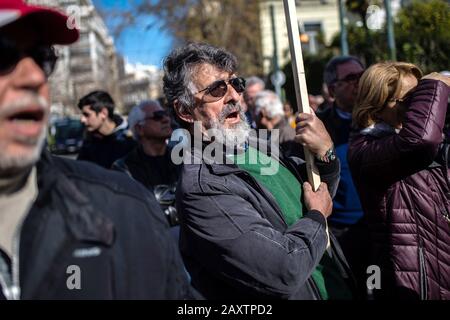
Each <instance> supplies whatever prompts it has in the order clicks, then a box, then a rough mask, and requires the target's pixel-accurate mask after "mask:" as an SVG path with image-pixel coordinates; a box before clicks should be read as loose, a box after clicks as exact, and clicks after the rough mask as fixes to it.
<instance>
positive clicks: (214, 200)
mask: <svg viewBox="0 0 450 320" xmlns="http://www.w3.org/2000/svg"><path fill="white" fill-rule="evenodd" d="M66 22H67V16H65V15H64V14H62V13H60V12H58V11H55V10H53V9H48V8H43V7H37V6H31V5H27V4H25V3H24V2H23V1H22V0H7V1H2V2H1V3H0V150H1V153H0V300H1V299H177V300H180V299H189V300H190V299H208V300H217V299H224V300H229V299H301V300H365V299H376V300H384V299H396V300H403V299H411V300H419V299H421V300H427V299H432V300H447V299H450V250H449V249H450V176H449V173H450V171H449V169H448V168H449V159H448V157H449V155H448V150H449V139H448V137H447V134H446V133H447V131H446V128H448V125H449V123H447V122H446V119H447V116H446V114H447V108H448V101H449V100H448V99H449V93H450V89H449V86H450V78H449V77H448V76H446V75H443V74H438V73H431V74H428V75H425V76H424V75H423V74H422V71H421V70H420V69H419V67H417V66H415V65H413V64H410V63H406V62H379V63H376V64H374V65H371V66H369V67H368V68H367V69H366V66H364V64H363V63H362V62H361V61H360V60H359V59H358V58H356V57H352V56H338V57H334V58H332V59H331V60H330V61H329V62H328V64H327V65H326V67H325V71H324V75H323V80H324V91H326V92H327V93H328V94H329V97H327V98H326V99H324V100H323V101H318V100H316V99H310V101H311V102H312V103H314V105H313V106H312V107H313V110H314V112H312V113H297V114H294V112H293V109H294V108H293V107H292V104H293V103H294V102H291V103H289V102H285V103H283V101H282V100H281V99H280V97H279V96H278V95H277V94H276V93H275V92H273V91H271V90H267V89H266V86H265V82H264V81H263V80H262V79H261V78H258V77H256V76H250V77H247V78H243V77H240V76H239V75H238V74H237V69H238V60H237V58H236V57H235V56H234V55H233V54H231V53H230V52H228V51H227V50H226V49H223V48H218V47H215V46H212V45H209V44H200V43H189V44H187V45H184V46H181V47H179V48H176V49H174V50H173V51H172V52H171V53H170V54H169V55H168V56H167V57H166V58H165V60H164V78H163V90H164V95H165V104H164V105H162V104H161V102H160V101H158V100H146V101H141V102H139V103H138V104H137V105H136V106H135V107H134V108H132V109H131V110H130V112H129V114H128V117H127V118H126V119H125V118H124V117H121V116H119V115H117V114H116V113H115V103H114V101H113V99H112V98H111V96H110V95H109V94H108V93H107V92H105V91H99V90H98V91H94V92H91V93H89V94H87V95H86V96H84V97H82V98H81V99H80V100H79V103H78V108H79V109H80V113H81V121H82V122H83V124H84V125H85V128H86V138H85V140H84V142H83V146H82V148H81V150H80V152H79V154H78V159H77V160H69V159H65V158H61V157H57V156H54V155H52V154H50V152H49V151H47V149H46V147H45V137H46V132H47V121H48V117H49V111H50V99H49V97H50V92H49V83H48V78H49V76H51V73H52V71H53V68H54V67H55V63H56V61H57V55H56V54H55V51H54V48H53V46H54V45H70V44H71V43H74V42H75V41H77V39H78V37H79V33H78V30H76V29H73V28H68V26H67V23H66ZM175 133H177V134H175ZM174 137H176V139H175V138H174ZM304 148H306V149H307V150H309V152H311V154H313V156H314V164H315V166H316V167H317V169H318V172H319V175H320V178H321V181H322V182H321V183H320V185H319V187H318V188H317V190H314V188H313V187H312V186H311V185H310V183H309V182H308V175H307V170H308V167H307V163H306V162H305V160H304V159H305V156H304ZM373 266H375V267H377V268H378V270H379V279H378V281H375V282H376V284H375V285H369V282H368V278H369V275H370V274H368V268H369V267H373ZM369 269H370V268H369ZM77 272H78V278H77ZM79 273H81V274H82V277H81V278H80V277H79Z"/></svg>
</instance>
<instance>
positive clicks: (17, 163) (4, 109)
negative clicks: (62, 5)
mask: <svg viewBox="0 0 450 320" xmlns="http://www.w3.org/2000/svg"><path fill="white" fill-rule="evenodd" d="M1 37H3V38H8V39H10V40H12V41H14V42H15V43H16V45H17V48H18V49H19V50H20V51H21V52H25V51H28V50H29V49H30V48H34V47H35V46H36V45H37V44H38V36H37V35H36V33H35V32H33V28H31V27H30V26H29V25H27V24H25V22H16V23H13V24H12V25H9V26H7V27H3V28H0V38H1ZM48 113H49V86H48V83H47V77H46V75H45V73H44V71H43V70H42V69H41V67H40V66H39V65H38V64H37V63H36V61H34V60H33V59H32V58H31V57H28V56H26V55H23V56H22V58H20V60H19V61H18V62H17V63H16V64H15V65H13V66H10V67H9V68H7V69H6V70H0V175H2V174H9V173H11V172H17V171H21V170H23V169H26V168H28V167H30V166H31V165H32V164H34V163H35V162H36V161H37V160H38V159H39V155H40V152H41V149H42V146H43V144H44V141H45V134H46V126H47V120H48Z"/></svg>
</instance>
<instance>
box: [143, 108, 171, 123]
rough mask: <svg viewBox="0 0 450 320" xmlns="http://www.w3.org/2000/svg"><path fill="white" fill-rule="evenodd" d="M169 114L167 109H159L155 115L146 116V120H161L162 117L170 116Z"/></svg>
mask: <svg viewBox="0 0 450 320" xmlns="http://www.w3.org/2000/svg"><path fill="white" fill-rule="evenodd" d="M168 116H169V114H168V113H167V111H166V110H158V111H155V112H153V116H151V117H145V118H144V121H146V120H155V121H160V120H161V119H163V118H165V117H168Z"/></svg>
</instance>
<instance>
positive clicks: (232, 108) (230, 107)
mask: <svg viewBox="0 0 450 320" xmlns="http://www.w3.org/2000/svg"><path fill="white" fill-rule="evenodd" d="M241 111H242V106H241V104H240V103H236V104H227V105H226V106H225V107H224V108H223V110H222V111H221V112H220V114H219V117H218V118H219V122H220V123H223V122H224V121H225V119H226V118H227V117H228V115H230V114H231V113H233V112H237V113H241Z"/></svg>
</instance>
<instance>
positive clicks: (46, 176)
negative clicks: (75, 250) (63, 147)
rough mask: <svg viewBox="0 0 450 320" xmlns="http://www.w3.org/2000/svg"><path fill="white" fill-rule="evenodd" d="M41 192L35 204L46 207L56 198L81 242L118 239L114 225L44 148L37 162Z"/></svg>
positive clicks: (104, 241)
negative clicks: (115, 237)
mask: <svg viewBox="0 0 450 320" xmlns="http://www.w3.org/2000/svg"><path fill="white" fill-rule="evenodd" d="M37 176H38V188H39V194H38V197H37V199H36V203H35V205H36V206H37V207H44V206H45V205H48V201H50V200H53V201H55V202H56V203H55V204H56V206H57V207H58V208H59V209H61V210H60V211H61V214H62V215H63V218H64V220H65V222H66V226H67V229H68V230H69V231H70V233H71V235H72V236H73V237H74V238H75V239H76V240H79V241H94V242H98V243H102V244H104V245H107V246H111V245H112V244H113V242H114V225H113V223H112V221H111V220H109V219H108V218H107V217H106V216H105V215H103V214H101V213H100V212H99V210H98V208H95V209H94V208H93V206H92V204H91V202H90V201H89V199H88V198H87V197H86V196H85V195H84V194H83V193H82V192H81V191H80V190H79V189H78V188H77V187H76V186H75V184H74V183H72V182H71V181H70V179H69V178H68V177H67V176H66V175H65V173H64V172H63V171H62V170H60V169H58V168H57V166H56V165H55V164H54V161H53V160H52V157H51V156H50V154H49V153H48V151H44V152H43V153H42V155H41V160H40V161H39V162H38V164H37Z"/></svg>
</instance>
